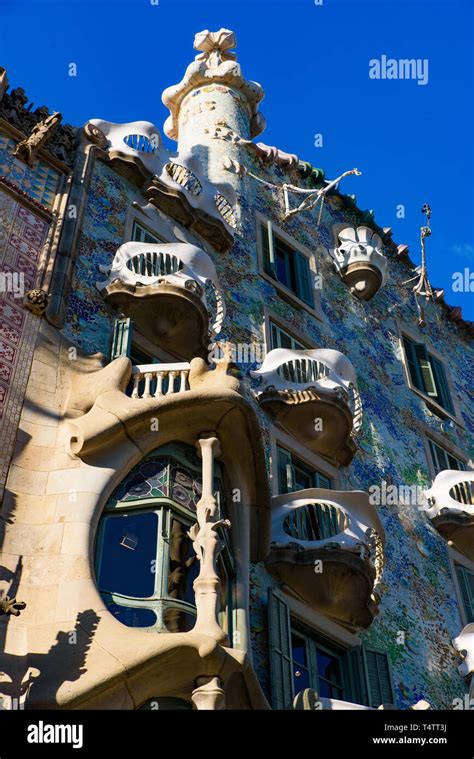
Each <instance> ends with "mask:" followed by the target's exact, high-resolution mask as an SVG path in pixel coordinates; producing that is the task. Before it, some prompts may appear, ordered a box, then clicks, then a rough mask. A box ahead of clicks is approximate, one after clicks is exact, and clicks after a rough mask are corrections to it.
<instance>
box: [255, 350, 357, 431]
mask: <svg viewBox="0 0 474 759" xmlns="http://www.w3.org/2000/svg"><path fill="white" fill-rule="evenodd" d="M250 374H251V376H252V377H254V378H255V379H257V380H259V385H258V387H257V389H256V390H255V393H256V395H257V397H260V396H261V395H262V394H263V393H265V392H266V391H268V390H281V391H283V392H285V391H286V392H292V393H299V392H301V391H305V390H309V389H310V388H315V389H316V390H320V391H321V392H322V393H323V394H327V393H332V394H334V395H335V396H337V397H339V398H342V399H343V400H345V402H346V403H347V405H348V406H349V408H350V410H351V412H352V416H353V428H352V435H355V434H356V433H357V432H358V430H359V429H360V427H361V424H362V403H361V398H360V395H359V392H358V389H357V379H356V374H355V371H354V367H353V366H352V364H351V362H350V361H349V359H348V358H347V357H346V356H344V355H343V354H342V353H340V352H339V351H336V350H331V349H315V350H307V351H297V350H291V349H288V348H276V349H274V350H271V351H270V352H269V353H267V355H266V357H265V360H264V362H263V364H262V365H261V367H260V368H259V369H256V370H255V371H252V372H250Z"/></svg>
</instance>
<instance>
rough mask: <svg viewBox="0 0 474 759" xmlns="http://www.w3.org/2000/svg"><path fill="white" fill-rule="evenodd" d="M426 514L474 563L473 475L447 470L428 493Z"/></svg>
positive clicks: (471, 473) (443, 534)
mask: <svg viewBox="0 0 474 759" xmlns="http://www.w3.org/2000/svg"><path fill="white" fill-rule="evenodd" d="M425 496H426V498H427V501H428V506H427V507H426V513H427V514H428V516H429V518H430V519H431V521H432V523H433V525H434V527H436V529H437V530H438V532H439V533H441V535H442V536H443V537H444V538H446V540H448V541H449V542H450V543H451V544H452V545H453V546H454V548H456V549H457V550H458V551H460V552H461V553H463V554H464V555H465V556H467V557H468V558H469V559H470V560H471V561H473V560H474V472H464V471H459V470H457V469H445V470H444V471H443V472H440V473H439V474H437V475H436V477H435V479H434V481H433V485H432V487H431V488H430V489H429V490H425Z"/></svg>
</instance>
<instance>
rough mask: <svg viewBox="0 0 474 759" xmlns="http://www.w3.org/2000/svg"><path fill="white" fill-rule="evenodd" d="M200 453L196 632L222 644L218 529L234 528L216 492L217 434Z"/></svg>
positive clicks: (205, 439) (200, 445)
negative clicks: (219, 510) (220, 507)
mask: <svg viewBox="0 0 474 759" xmlns="http://www.w3.org/2000/svg"><path fill="white" fill-rule="evenodd" d="M197 449H198V452H200V454H201V458H202V496H201V499H200V500H199V502H198V504H197V507H196V515H197V522H196V524H194V525H193V526H192V527H191V529H190V530H189V537H190V538H191V540H192V541H193V547H194V550H195V551H196V555H197V557H198V559H199V562H200V565H201V566H200V571H199V575H198V577H197V578H196V579H195V580H194V585H193V587H194V593H195V598H196V609H197V621H196V625H195V626H194V632H198V633H202V634H203V635H209V636H210V637H212V638H214V639H215V640H217V641H218V642H219V643H226V642H227V636H226V633H225V632H224V630H223V629H222V627H221V626H220V625H219V622H218V617H217V614H218V608H219V592H220V588H221V581H220V579H219V577H218V575H217V558H218V556H219V553H220V552H221V550H222V548H223V544H222V541H221V539H220V537H219V533H218V528H219V527H225V528H227V529H228V528H230V522H229V520H228V519H218V513H217V502H216V499H215V498H214V495H213V490H214V458H215V456H218V455H219V453H220V448H219V440H218V439H217V437H215V435H213V433H201V435H200V436H199V439H198V441H197Z"/></svg>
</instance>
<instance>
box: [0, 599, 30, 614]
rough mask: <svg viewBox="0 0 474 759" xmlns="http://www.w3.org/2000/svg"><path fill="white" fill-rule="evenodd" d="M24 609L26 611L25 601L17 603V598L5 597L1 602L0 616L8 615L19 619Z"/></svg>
mask: <svg viewBox="0 0 474 759" xmlns="http://www.w3.org/2000/svg"><path fill="white" fill-rule="evenodd" d="M23 609H26V603H25V602H24V601H17V600H16V598H10V596H5V598H2V600H1V601H0V615H2V614H6V615H12V616H13V617H19V616H20V612H22V611H23Z"/></svg>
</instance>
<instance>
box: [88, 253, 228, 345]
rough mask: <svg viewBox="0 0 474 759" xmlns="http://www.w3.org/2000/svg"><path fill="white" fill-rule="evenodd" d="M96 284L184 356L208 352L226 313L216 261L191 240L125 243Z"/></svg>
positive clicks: (148, 334) (121, 309)
mask: <svg viewBox="0 0 474 759" xmlns="http://www.w3.org/2000/svg"><path fill="white" fill-rule="evenodd" d="M103 273H107V274H108V277H107V279H106V280H105V281H104V282H98V283H97V287H98V289H99V290H100V291H101V293H102V295H103V297H104V298H105V300H106V301H107V302H108V303H109V304H110V305H111V306H113V307H114V308H115V309H117V310H118V311H119V312H120V313H123V314H125V315H126V316H129V317H131V318H132V319H133V321H134V323H135V324H136V325H137V327H138V328H139V330H140V332H141V333H142V334H143V335H145V337H147V338H148V339H149V340H151V341H152V342H153V343H154V344H156V345H159V346H160V347H161V348H162V349H163V350H166V351H168V352H171V353H172V354H174V355H178V356H179V357H180V358H183V359H191V358H193V357H194V356H202V357H206V356H207V354H208V351H209V348H208V346H209V341H211V340H213V338H214V337H215V336H216V335H217V334H218V333H219V332H220V329H221V325H222V322H223V319H224V316H225V305H224V299H223V297H222V294H221V290H220V287H219V282H218V279H217V274H216V270H215V267H214V264H213V262H212V261H211V259H210V258H209V256H208V255H207V253H205V252H204V251H203V250H201V249H200V248H198V247H196V246H195V245H190V244H187V243H163V244H161V243H143V242H127V243H125V244H124V245H121V246H120V248H119V249H118V250H117V253H116V254H115V257H114V260H113V262H112V266H111V268H110V269H105V270H104V271H103Z"/></svg>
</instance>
